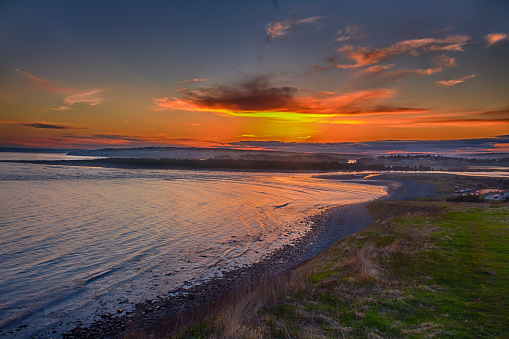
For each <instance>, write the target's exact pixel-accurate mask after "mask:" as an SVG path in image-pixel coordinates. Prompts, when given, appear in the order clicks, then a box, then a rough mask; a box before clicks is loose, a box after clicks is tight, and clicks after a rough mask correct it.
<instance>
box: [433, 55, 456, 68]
mask: <svg viewBox="0 0 509 339" xmlns="http://www.w3.org/2000/svg"><path fill="white" fill-rule="evenodd" d="M435 62H436V63H437V65H439V66H443V67H453V66H457V64H456V59H455V58H453V57H450V56H448V55H445V54H442V55H439V56H437V57H436V58H435Z"/></svg>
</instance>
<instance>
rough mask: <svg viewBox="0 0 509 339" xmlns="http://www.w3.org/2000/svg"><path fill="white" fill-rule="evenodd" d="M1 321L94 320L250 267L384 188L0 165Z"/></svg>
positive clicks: (35, 324)
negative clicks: (336, 209) (326, 213)
mask: <svg viewBox="0 0 509 339" xmlns="http://www.w3.org/2000/svg"><path fill="white" fill-rule="evenodd" d="M0 192H1V195H0V209H1V210H0V232H1V237H0V272H1V274H0V330H1V331H2V333H6V332H7V331H9V330H12V329H14V330H15V329H16V328H19V326H22V325H25V324H28V325H29V326H27V327H25V328H23V329H21V330H19V331H18V332H15V334H14V335H13V336H15V337H20V336H21V337H23V336H29V335H33V334H36V333H51V332H47V331H52V330H54V327H55V326H57V325H59V324H63V325H59V326H58V329H57V330H58V331H62V330H66V329H69V328H72V327H74V326H75V325H76V321H82V322H83V324H87V323H90V322H91V321H92V320H93V319H94V317H95V316H97V315H100V314H103V313H105V312H115V313H116V312H117V310H122V311H123V312H124V311H125V312H127V311H129V310H132V308H133V303H137V302H140V301H143V300H145V299H153V298H155V297H156V296H158V295H161V296H164V295H167V293H168V292H169V291H170V290H172V289H174V288H177V287H181V286H184V287H185V286H188V285H187V284H188V283H189V282H193V281H197V280H200V279H206V278H211V277H214V276H215V275H220V274H221V271H222V270H226V269H229V268H232V267H238V266H241V265H244V264H249V263H252V262H254V261H257V260H259V259H261V258H262V257H263V256H265V255H267V254H269V253H270V252H271V251H273V250H275V249H277V248H279V247H281V246H282V245H284V244H288V243H291V242H292V241H293V240H295V239H297V238H298V237H300V236H302V235H303V234H304V233H305V232H307V231H308V230H309V227H310V225H309V224H307V223H306V222H304V221H305V218H306V217H307V216H309V215H311V214H313V213H315V212H316V209H317V208H318V207H325V206H333V205H340V204H349V203H355V202H359V201H366V200H371V199H375V198H377V197H380V196H383V195H385V194H386V193H385V190H384V188H383V187H379V186H367V185H359V184H352V183H342V182H339V181H337V180H328V179H319V178H313V176H312V174H287V173H249V172H233V173H231V172H226V171H224V172H223V171H216V172H214V171H181V170H145V169H143V170H136V169H114V168H93V167H71V166H46V165H32V164H15V163H0Z"/></svg>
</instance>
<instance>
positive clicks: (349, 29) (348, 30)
mask: <svg viewBox="0 0 509 339" xmlns="http://www.w3.org/2000/svg"><path fill="white" fill-rule="evenodd" d="M363 37H364V34H363V33H362V32H361V29H360V28H359V26H355V25H349V26H346V27H345V29H340V30H339V31H338V33H337V38H335V39H334V41H336V42H345V41H349V40H357V39H362V38H363Z"/></svg>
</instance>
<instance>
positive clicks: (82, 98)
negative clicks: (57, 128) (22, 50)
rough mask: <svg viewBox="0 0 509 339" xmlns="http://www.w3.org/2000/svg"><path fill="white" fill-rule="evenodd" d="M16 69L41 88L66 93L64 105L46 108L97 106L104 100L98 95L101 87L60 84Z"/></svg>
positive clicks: (62, 109) (60, 108)
mask: <svg viewBox="0 0 509 339" xmlns="http://www.w3.org/2000/svg"><path fill="white" fill-rule="evenodd" d="M15 70H16V72H17V73H18V74H20V75H22V76H23V77H24V78H26V79H28V80H29V81H30V82H31V83H33V84H35V85H36V86H37V87H38V88H40V89H41V90H44V91H48V92H53V93H58V94H62V95H65V97H64V98H63V99H62V101H63V103H64V105H61V106H59V107H50V108H46V110H53V111H65V110H70V109H72V106H73V105H74V104H87V105H90V106H95V105H99V104H101V103H102V102H103V101H104V99H103V98H102V97H100V96H99V95H98V94H99V93H100V92H101V89H95V90H91V91H82V90H79V89H77V88H73V87H68V86H63V85H60V84H58V83H56V82H54V81H51V80H47V79H43V78H39V77H36V76H34V75H32V74H30V73H29V72H25V71H22V70H20V69H18V68H16V69H15Z"/></svg>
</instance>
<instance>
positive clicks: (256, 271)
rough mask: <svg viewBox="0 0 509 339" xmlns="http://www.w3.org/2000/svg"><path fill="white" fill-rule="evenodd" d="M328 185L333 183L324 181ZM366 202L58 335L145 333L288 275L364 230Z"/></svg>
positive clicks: (394, 193) (408, 192)
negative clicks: (244, 260) (266, 250)
mask: <svg viewBox="0 0 509 339" xmlns="http://www.w3.org/2000/svg"><path fill="white" fill-rule="evenodd" d="M329 179H333V178H332V177H329ZM334 179H338V180H354V181H356V180H361V181H362V182H363V183H364V184H372V185H382V186H386V187H388V196H387V197H386V198H385V199H393V200H406V199H413V198H421V197H426V196H430V195H432V194H433V191H434V190H433V186H431V185H429V184H424V183H417V182H413V181H410V180H402V179H393V178H389V177H387V176H377V177H376V179H372V180H363V179H362V178H361V177H357V176H353V177H342V176H341V175H338V176H337V177H335V178H334ZM367 204H368V202H365V203H360V204H351V205H344V206H339V207H331V208H323V209H320V210H319V211H317V213H316V214H315V215H313V216H311V217H309V219H308V220H306V222H307V223H310V224H312V229H311V231H310V232H308V233H307V234H306V235H305V236H303V237H301V238H300V239H299V240H298V241H296V242H294V243H292V244H290V245H285V246H283V247H282V248H280V249H279V250H276V251H275V252H273V253H271V255H270V256H268V257H265V258H263V259H262V260H260V261H258V262H256V263H253V264H251V265H246V266H243V267H240V268H237V269H233V270H229V271H225V272H223V274H222V276H221V277H216V278H213V279H208V280H205V281H201V282H198V283H197V284H193V285H192V286H191V287H189V288H177V289H175V290H173V291H171V293H169V295H170V297H157V298H155V299H152V300H145V301H144V302H141V303H138V304H136V308H135V311H134V312H130V313H129V314H126V313H124V312H122V313H118V314H112V313H107V314H102V315H101V316H100V318H101V319H100V320H97V321H95V322H94V323H92V324H91V325H90V326H86V327H81V326H77V327H76V328H74V329H72V330H71V331H69V332H67V333H65V334H63V337H64V338H97V337H101V338H117V337H121V336H122V335H124V334H125V333H126V332H128V331H133V330H136V329H141V328H144V327H147V326H149V325H151V324H153V323H155V322H156V321H158V320H161V319H163V318H168V319H171V317H172V315H177V314H178V313H179V312H181V311H183V310H189V309H191V308H193V307H198V306H200V305H204V304H206V303H207V302H210V301H212V300H214V299H217V298H219V297H220V296H221V295H222V294H224V293H227V292H229V291H232V290H234V289H235V288H239V287H240V286H245V285H249V284H254V283H256V282H257V281H258V280H259V279H260V277H262V276H267V275H275V274H277V273H281V272H283V271H285V270H290V271H291V270H292V269H293V268H295V267H296V266H297V265H299V264H301V263H302V262H305V261H306V260H309V259H311V258H313V257H314V256H316V255H318V254H319V253H321V252H322V251H324V250H325V249H327V248H329V247H330V246H331V245H332V244H334V243H335V242H337V241H338V240H340V239H342V238H344V237H347V236H349V235H351V234H355V233H358V232H360V231H362V230H364V229H365V228H366V227H367V226H368V225H369V224H370V223H372V222H373V218H372V217H371V215H370V214H369V213H368V212H367V210H366V205H367Z"/></svg>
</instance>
